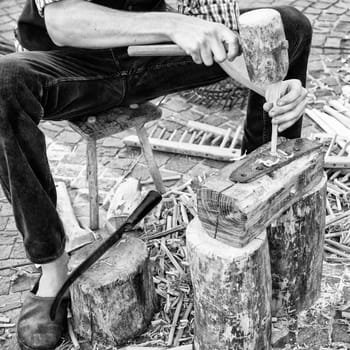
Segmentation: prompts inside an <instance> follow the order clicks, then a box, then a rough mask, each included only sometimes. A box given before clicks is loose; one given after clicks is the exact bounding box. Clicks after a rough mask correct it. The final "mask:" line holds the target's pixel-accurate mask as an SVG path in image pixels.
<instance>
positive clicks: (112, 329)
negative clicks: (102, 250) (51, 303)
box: [69, 236, 158, 346]
mask: <svg viewBox="0 0 350 350" xmlns="http://www.w3.org/2000/svg"><path fill="white" fill-rule="evenodd" d="M96 244H100V242H96ZM94 248H96V246H95V243H94V244H91V245H89V246H87V247H84V248H83V249H82V250H80V251H79V252H77V254H75V255H74V256H73V257H72V258H71V261H70V266H69V267H70V268H72V269H73V268H74V267H75V266H77V265H78V264H79V263H80V262H81V261H82V260H84V259H85V258H86V256H87V255H88V254H89V253H90V252H91V251H92V250H93V249H94ZM70 293H71V300H72V313H73V318H74V329H75V331H76V332H77V333H78V334H79V335H80V336H81V337H82V338H83V339H85V340H87V341H90V342H92V341H102V342H104V343H108V344H111V345H113V346H117V345H122V344H125V343H126V342H127V341H129V340H130V339H133V338H135V337H136V336H138V335H139V334H141V333H142V332H143V331H144V330H145V329H146V327H147V326H148V324H149V322H150V321H151V320H152V317H153V315H154V313H155V311H157V307H158V305H157V297H156V293H155V289H154V284H153V280H152V274H151V268H150V263H149V257H148V251H147V247H146V245H145V243H144V242H142V241H141V240H140V239H137V238H134V237H130V236H125V238H123V239H122V240H121V241H120V243H119V244H117V245H115V246H113V247H112V248H111V249H110V250H109V251H107V253H106V254H105V255H104V256H103V257H102V258H101V259H99V260H98V261H97V262H96V263H95V264H94V265H93V266H92V267H91V268H90V269H89V270H88V271H86V272H85V273H84V274H83V275H82V276H81V277H80V278H79V279H78V280H77V281H76V282H75V283H74V284H73V285H72V287H71V288H70Z"/></svg>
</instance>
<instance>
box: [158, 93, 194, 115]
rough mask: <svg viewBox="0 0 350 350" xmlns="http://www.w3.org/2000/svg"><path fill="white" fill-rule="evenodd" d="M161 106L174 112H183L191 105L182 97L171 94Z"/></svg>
mask: <svg viewBox="0 0 350 350" xmlns="http://www.w3.org/2000/svg"><path fill="white" fill-rule="evenodd" d="M162 107H163V108H164V109H168V110H171V111H174V112H183V111H186V110H188V109H190V108H191V105H190V104H188V103H187V102H186V100H185V99H184V98H181V97H178V96H174V95H172V96H171V97H168V98H167V99H166V100H165V101H164V104H163V105H162Z"/></svg>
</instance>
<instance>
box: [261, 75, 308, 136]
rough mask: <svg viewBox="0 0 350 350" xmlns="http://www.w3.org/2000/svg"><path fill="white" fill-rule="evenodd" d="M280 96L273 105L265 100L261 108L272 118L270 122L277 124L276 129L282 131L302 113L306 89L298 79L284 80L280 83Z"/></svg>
mask: <svg viewBox="0 0 350 350" xmlns="http://www.w3.org/2000/svg"><path fill="white" fill-rule="evenodd" d="M280 96H281V97H280V98H279V99H278V100H277V103H276V105H275V106H274V105H273V104H272V103H270V102H266V103H265V104H264V107H263V108H264V110H265V111H266V112H268V113H269V116H270V117H271V118H272V121H271V123H273V124H278V131H279V132H282V131H284V130H286V129H288V128H289V127H290V126H292V125H293V124H294V123H295V122H296V121H297V120H298V119H299V118H300V117H301V116H302V115H303V113H304V110H305V107H306V104H307V99H306V97H307V90H306V89H305V88H304V87H303V86H302V85H301V82H300V80H297V79H290V80H285V81H283V82H282V84H281V95H280Z"/></svg>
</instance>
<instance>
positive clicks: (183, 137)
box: [179, 130, 188, 142]
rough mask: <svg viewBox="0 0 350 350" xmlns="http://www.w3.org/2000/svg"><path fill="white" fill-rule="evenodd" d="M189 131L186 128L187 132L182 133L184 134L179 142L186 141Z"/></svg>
mask: <svg viewBox="0 0 350 350" xmlns="http://www.w3.org/2000/svg"><path fill="white" fill-rule="evenodd" d="M187 133H188V131H187V130H185V132H184V133H183V134H182V136H181V138H180V140H179V142H184V141H185V138H186V136H187Z"/></svg>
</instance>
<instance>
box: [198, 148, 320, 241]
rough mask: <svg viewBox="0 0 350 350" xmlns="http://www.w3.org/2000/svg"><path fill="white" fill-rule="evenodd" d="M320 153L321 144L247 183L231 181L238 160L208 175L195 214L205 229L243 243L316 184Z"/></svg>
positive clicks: (317, 181) (222, 239)
mask: <svg viewBox="0 0 350 350" xmlns="http://www.w3.org/2000/svg"><path fill="white" fill-rule="evenodd" d="M268 147H269V145H264V146H262V147H261V148H260V149H258V150H256V151H254V152H252V153H251V154H249V155H248V157H255V156H257V155H259V153H261V152H262V151H265V150H267V149H268ZM323 156H324V155H323V152H322V151H321V145H320V146H319V147H318V148H316V149H314V150H313V151H312V152H311V153H309V154H306V155H304V156H301V157H300V158H297V159H290V160H289V163H288V164H286V165H285V166H283V167H282V168H280V169H277V170H275V171H274V173H273V174H271V175H263V176H261V177H260V178H257V179H256V180H253V181H252V182H248V183H238V182H237V183H233V182H231V180H230V175H231V173H232V171H234V170H236V169H238V168H239V167H240V166H241V162H236V163H234V164H230V165H228V166H226V167H225V168H223V169H222V171H221V172H220V174H218V175H215V176H212V177H210V178H208V179H207V180H206V181H205V182H204V184H203V185H202V186H201V187H200V188H199V190H198V192H197V194H198V199H197V201H198V205H197V206H198V215H199V218H200V220H201V222H202V223H203V226H204V227H205V229H206V231H207V232H208V234H209V235H210V236H212V237H214V236H215V237H216V238H217V239H219V240H221V241H223V242H225V243H227V244H229V245H232V246H235V247H242V246H244V245H246V244H247V243H248V242H249V241H251V240H252V239H254V238H255V237H256V235H257V234H258V233H259V232H262V230H263V229H264V228H266V227H267V226H268V225H269V224H270V223H271V222H272V221H273V220H274V219H276V218H277V217H278V216H279V215H281V214H282V213H283V212H284V211H285V210H286V209H287V208H288V207H290V206H291V205H292V204H293V203H295V202H297V201H298V200H299V199H300V198H302V196H303V195H304V194H305V193H307V192H308V191H309V190H310V188H312V187H313V186H315V185H316V184H317V183H319V181H320V179H321V178H322V176H323V165H324V161H323ZM242 162H243V161H242Z"/></svg>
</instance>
